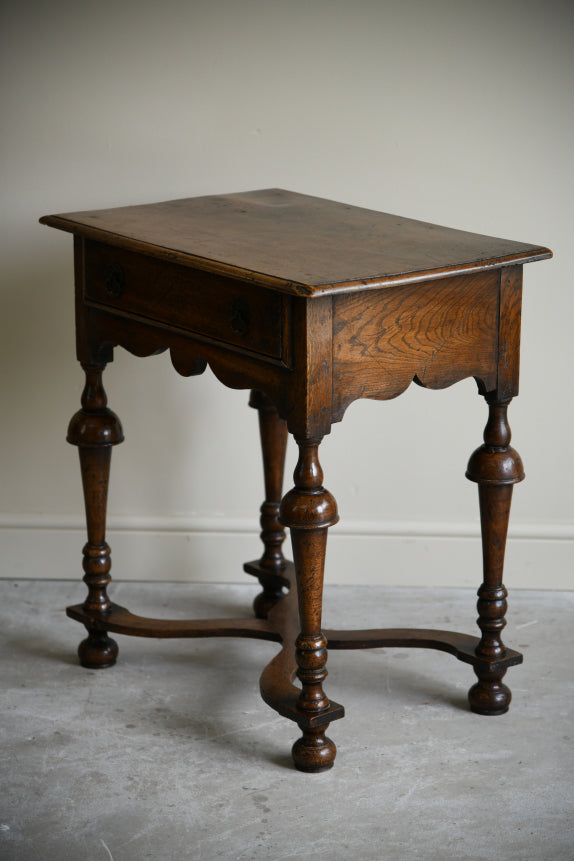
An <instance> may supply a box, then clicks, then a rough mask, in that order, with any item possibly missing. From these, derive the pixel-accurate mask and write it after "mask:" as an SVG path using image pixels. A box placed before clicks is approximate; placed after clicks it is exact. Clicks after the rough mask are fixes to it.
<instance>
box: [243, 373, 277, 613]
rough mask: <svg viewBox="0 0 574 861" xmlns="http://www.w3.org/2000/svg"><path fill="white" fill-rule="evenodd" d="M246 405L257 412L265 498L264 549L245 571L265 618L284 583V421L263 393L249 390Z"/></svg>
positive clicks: (263, 510)
mask: <svg viewBox="0 0 574 861" xmlns="http://www.w3.org/2000/svg"><path fill="white" fill-rule="evenodd" d="M249 406H250V407H254V408H255V409H256V410H257V411H258V413H259V434H260V437H261V453H262V456H263V474H264V480H265V501H264V502H263V504H262V506H261V509H260V514H261V517H260V521H259V522H260V524H261V541H262V542H263V547H264V551H263V556H262V557H261V559H259V560H258V561H257V562H248V563H246V565H245V570H246V571H247V572H248V573H249V574H254V575H255V576H256V577H257V578H258V579H259V582H260V583H261V586H262V587H263V591H262V592H260V593H259V595H257V597H256V598H255V600H254V602H253V609H254V610H255V615H256V616H257V618H258V619H266V618H267V614H268V613H269V611H270V610H271V608H272V607H273V606H274V605H275V604H276V603H277V602H278V601H280V600H281V598H283V597H284V595H285V592H284V591H283V587H284V586H285V585H286V584H287V581H286V579H285V578H284V577H283V576H282V572H283V571H284V570H285V565H286V562H285V557H284V556H283V553H282V550H281V545H282V544H283V542H284V540H285V530H284V529H283V527H282V525H281V523H280V522H279V506H280V504H281V495H282V491H283V471H284V468H285V450H286V447H287V423H286V422H285V421H283V419H282V418H280V417H279V414H278V412H277V410H276V408H275V406H274V404H273V403H272V401H271V400H270V399H269V398H268V397H267V395H265V394H264V393H263V392H258V391H255V390H254V391H252V392H251V396H250V398H249Z"/></svg>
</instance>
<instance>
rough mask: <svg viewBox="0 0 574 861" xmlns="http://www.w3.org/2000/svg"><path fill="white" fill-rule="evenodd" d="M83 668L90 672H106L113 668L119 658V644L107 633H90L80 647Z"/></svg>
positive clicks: (79, 654) (79, 652)
mask: <svg viewBox="0 0 574 861" xmlns="http://www.w3.org/2000/svg"><path fill="white" fill-rule="evenodd" d="M78 656H79V658H80V664H81V665H82V667H86V668H87V669H89V670H105V669H107V668H108V667H113V665H114V664H115V662H116V659H117V657H118V644H117V643H116V641H115V640H112V639H111V637H108V635H107V633H106V632H105V631H90V630H89V629H88V636H87V637H86V639H85V640H82V642H81V643H80V645H79V647H78Z"/></svg>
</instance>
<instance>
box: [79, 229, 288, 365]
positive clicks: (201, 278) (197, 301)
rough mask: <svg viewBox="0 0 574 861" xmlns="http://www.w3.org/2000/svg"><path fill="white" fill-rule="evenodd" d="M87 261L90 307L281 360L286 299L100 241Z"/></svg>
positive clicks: (91, 244) (87, 248) (87, 252)
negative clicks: (123, 314) (162, 325)
mask: <svg viewBox="0 0 574 861" xmlns="http://www.w3.org/2000/svg"><path fill="white" fill-rule="evenodd" d="M84 260H85V298H86V301H88V302H95V303H97V304H98V305H106V306H108V307H110V308H115V309H117V310H119V311H122V312H123V313H125V314H128V315H134V316H138V317H144V318H146V319H148V320H152V321H154V322H157V323H163V324H167V325H169V326H173V327H176V328H177V329H180V330H185V331H186V332H190V333H193V334H197V335H201V336H202V337H204V338H208V339H210V340H216V341H219V342H224V343H226V344H231V345H233V346H236V347H240V348H241V347H242V348H243V349H245V350H248V351H250V352H255V353H259V354H261V355H263V356H269V357H270V358H274V359H281V358H282V357H283V353H284V350H283V346H284V344H283V340H284V339H283V333H284V331H286V326H287V312H288V310H289V307H288V306H289V297H288V296H284V295H283V294H281V293H277V292H275V291H273V290H266V289H264V288H262V287H260V286H258V285H255V284H249V283H248V282H245V281H236V280H234V279H232V278H228V277H225V276H222V275H215V274H213V273H211V272H202V271H200V270H197V269H192V268H189V267H187V266H182V265H180V264H178V263H172V262H170V261H169V260H159V259H157V258H153V257H147V256H144V255H141V254H137V253H135V252H132V251H124V250H123V249H120V248H114V247H112V246H109V245H103V244H101V243H97V242H86V244H85V257H84Z"/></svg>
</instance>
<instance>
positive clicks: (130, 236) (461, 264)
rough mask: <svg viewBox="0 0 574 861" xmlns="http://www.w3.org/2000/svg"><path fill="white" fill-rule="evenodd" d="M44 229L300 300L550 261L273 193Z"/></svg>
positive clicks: (51, 221)
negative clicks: (268, 289)
mask: <svg viewBox="0 0 574 861" xmlns="http://www.w3.org/2000/svg"><path fill="white" fill-rule="evenodd" d="M40 221H41V223H42V224H48V225H50V226H52V227H57V228H59V229H61V230H65V231H68V232H70V233H75V234H78V235H81V236H84V237H87V238H88V239H92V240H95V241H99V242H105V243H107V244H109V245H115V246H118V247H121V248H126V249H128V250H133V251H139V252H143V253H145V254H147V255H149V256H152V257H156V258H161V259H167V260H172V261H174V262H177V263H180V264H183V265H186V266H191V267H194V268H196V269H202V270H205V271H211V272H219V273H221V274H227V275H231V276H232V277H237V278H242V279H244V280H248V281H252V282H255V283H258V284H262V285H264V286H269V287H272V288H274V289H276V290H280V291H282V292H286V293H291V294H295V295H304V296H313V295H320V294H326V293H339V292H350V291H355V290H364V289H374V288H377V287H385V286H393V285H396V284H406V283H413V282H417V281H423V280H429V279H435V278H444V277H446V276H449V275H456V274H463V273H467V272H476V271H481V270H484V269H489V268H492V267H500V266H505V265H510V264H522V263H527V262H529V261H532V260H541V259H544V258H547V257H551V256H552V252H551V251H550V250H549V249H548V248H544V247H541V246H537V245H529V244H526V243H522V242H512V241H510V240H507V239H497V238H494V237H491V236H483V235H481V234H477V233H468V232H466V231H462V230H453V229H452V228H449V227H441V226H438V225H435V224H429V223H427V222H423V221H415V220H413V219H410V218H401V217H399V216H396V215H389V214H388V213H383V212H375V211H373V210H370V209H362V208H360V207H357V206H350V205H348V204H344V203H336V202H335V201H331V200H325V199H323V198H319V197H311V196H309V195H305V194H296V193H294V192H290V191H284V190H283V189H277V188H274V189H264V190H260V191H247V192H240V193H238V194H226V195H211V196H208V197H193V198H186V199H183V200H171V201H166V202H163V203H153V204H146V205H142V206H122V207H117V208H114V209H101V210H93V211H90V212H72V213H65V214H62V215H48V216H45V217H44V218H42V219H40Z"/></svg>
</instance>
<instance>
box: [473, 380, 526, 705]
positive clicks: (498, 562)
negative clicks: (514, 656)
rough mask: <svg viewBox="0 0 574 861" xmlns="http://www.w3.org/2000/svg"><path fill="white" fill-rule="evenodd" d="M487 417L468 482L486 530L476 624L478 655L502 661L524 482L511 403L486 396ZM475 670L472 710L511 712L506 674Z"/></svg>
mask: <svg viewBox="0 0 574 861" xmlns="http://www.w3.org/2000/svg"><path fill="white" fill-rule="evenodd" d="M486 400H487V402H488V404H489V410H490V412H489V418H488V422H487V425H486V428H485V431H484V445H482V446H481V447H480V448H478V449H477V450H476V451H475V452H474V454H473V455H472V456H471V458H470V461H469V463H468V469H467V472H466V476H467V478H469V479H470V480H471V481H475V482H477V483H478V495H479V504H480V522H481V530H482V556H483V570H484V574H483V583H482V585H481V587H480V588H479V590H478V603H477V609H478V620H477V623H478V626H479V628H480V630H481V633H482V637H481V640H480V643H479V644H478V646H477V648H476V654H477V656H478V657H482V658H486V659H487V660H494V659H497V658H501V657H504V655H505V654H506V648H505V646H504V643H503V642H502V637H501V634H502V631H503V629H504V626H505V625H506V621H505V618H504V617H505V614H506V609H507V604H506V598H507V591H506V588H505V586H504V584H503V582H502V573H503V567H504V551H505V548H506V534H507V531H508V519H509V515H510V503H511V500H512V488H513V485H514V484H516V483H517V482H519V481H522V480H523V478H524V469H523V466H522V461H521V459H520V455H519V454H518V452H516V451H515V450H514V449H513V448H511V447H510V427H509V425H508V420H507V410H508V404H509V403H510V401H509V400H496V399H495V397H494V396H488V395H487V397H486ZM483 667H484V664H483V665H482V667H481V668H480V669H479V668H475V672H476V674H477V676H478V682H477V683H476V684H475V685H474V686H473V687H472V688H471V689H470V691H469V694H468V698H469V702H470V707H471V710H472V711H473V712H476V713H477V714H483V715H500V714H504V712H506V711H508V707H509V705H510V700H511V693H510V690H509V688H507V687H506V685H505V684H503V683H502V679H503V677H504V675H505V673H506V670H492V669H484V668H483Z"/></svg>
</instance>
